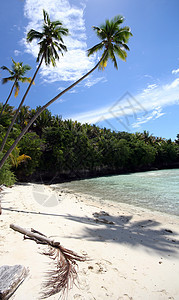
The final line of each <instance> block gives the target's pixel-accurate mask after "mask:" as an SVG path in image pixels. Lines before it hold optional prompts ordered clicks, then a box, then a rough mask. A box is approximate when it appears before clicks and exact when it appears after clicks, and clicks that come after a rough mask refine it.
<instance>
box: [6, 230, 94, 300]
mask: <svg viewBox="0 0 179 300" xmlns="http://www.w3.org/2000/svg"><path fill="white" fill-rule="evenodd" d="M10 228H11V229H13V230H15V231H18V232H20V233H22V234H24V238H26V239H31V240H33V241H35V242H36V243H38V244H43V245H48V250H47V251H43V252H41V254H43V255H46V256H48V257H49V258H50V259H51V260H52V269H51V270H50V271H48V272H47V273H46V276H45V277H46V280H45V281H44V283H43V285H42V288H43V290H42V293H41V298H42V299H45V298H48V297H50V296H53V295H55V294H57V293H60V294H61V295H64V293H65V291H67V292H68V289H70V288H71V287H72V286H73V284H76V282H78V274H77V267H78V265H77V262H84V261H86V260H88V258H87V256H86V255H82V256H81V255H78V254H77V253H75V252H73V251H72V250H69V249H66V248H64V247H63V246H61V245H60V243H59V242H55V241H54V240H51V239H50V238H48V237H47V236H46V235H44V234H42V233H41V232H39V231H36V230H34V229H33V228H31V231H29V230H27V229H24V228H22V227H20V226H17V225H15V224H11V225H10Z"/></svg>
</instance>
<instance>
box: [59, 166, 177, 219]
mask: <svg viewBox="0 0 179 300" xmlns="http://www.w3.org/2000/svg"><path fill="white" fill-rule="evenodd" d="M59 187H60V188H62V189H63V188H65V189H68V190H70V191H72V192H79V193H82V194H88V195H91V196H94V197H98V199H99V201H101V200H102V201H111V200H112V201H115V202H119V203H126V204H130V205H134V206H139V207H142V208H147V209H150V210H156V211H160V212H164V213H168V214H172V215H177V216H179V169H169V170H157V171H148V172H139V173H131V174H125V175H115V176H105V177H97V178H92V179H84V180H78V181H72V182H68V183H62V184H59Z"/></svg>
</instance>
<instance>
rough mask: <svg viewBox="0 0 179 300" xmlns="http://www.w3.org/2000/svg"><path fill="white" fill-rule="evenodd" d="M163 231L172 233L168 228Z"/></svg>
mask: <svg viewBox="0 0 179 300" xmlns="http://www.w3.org/2000/svg"><path fill="white" fill-rule="evenodd" d="M165 231H166V232H168V233H173V231H172V230H170V229H165Z"/></svg>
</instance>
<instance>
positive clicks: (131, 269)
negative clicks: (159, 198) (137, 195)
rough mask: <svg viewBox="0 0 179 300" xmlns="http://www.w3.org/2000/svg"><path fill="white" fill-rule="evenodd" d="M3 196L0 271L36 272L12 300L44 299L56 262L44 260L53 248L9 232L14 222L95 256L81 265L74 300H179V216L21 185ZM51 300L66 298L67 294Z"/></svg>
mask: <svg viewBox="0 0 179 300" xmlns="http://www.w3.org/2000/svg"><path fill="white" fill-rule="evenodd" d="M0 195H1V196H0V197H1V202H2V208H3V209H2V215H0V265H5V264H8V265H16V264H22V265H24V266H26V267H28V268H29V275H28V277H27V278H26V279H25V281H24V282H23V283H22V284H21V285H20V287H19V288H18V289H17V290H16V292H15V293H14V295H13V296H12V297H11V299H14V300H24V299H26V300H32V299H33V300H34V299H39V295H40V294H39V293H40V292H41V290H42V288H41V284H42V282H43V281H44V274H45V272H46V271H47V270H49V259H48V258H47V257H45V256H44V255H41V254H40V251H42V250H43V249H45V246H42V245H38V244H36V243H35V242H34V241H31V240H23V235H22V234H20V233H18V232H15V231H13V230H12V229H10V228H9V225H10V224H11V223H14V224H16V225H19V226H21V227H23V228H27V229H30V228H31V227H32V228H34V229H36V230H38V231H40V232H42V233H44V234H46V235H47V236H49V237H51V238H53V239H54V240H56V241H59V242H60V243H61V245H63V246H64V247H66V248H69V249H71V250H73V251H75V252H77V253H78V254H80V255H83V254H85V253H87V255H88V257H89V258H90V260H88V261H86V262H79V263H78V266H79V268H78V276H79V283H80V285H79V286H78V287H77V286H75V285H74V286H73V288H72V289H71V290H70V291H69V292H68V299H77V300H82V299H83V300H92V299H96V300H101V299H102V300H105V299H112V300H119V299H124V300H128V299H130V300H143V299H150V300H151V299H152V300H159V299H161V300H165V299H179V247H178V245H179V218H178V217H177V216H172V215H167V214H163V213H159V212H153V211H149V210H145V209H142V208H140V207H134V206H131V205H125V204H116V203H113V202H108V203H107V202H103V203H99V202H97V199H94V198H92V197H89V196H85V195H81V194H77V193H75V194H74V193H71V192H68V191H66V190H62V191H55V190H54V188H53V186H45V185H39V184H17V185H15V186H13V187H12V188H4V189H3V191H2V192H1V194H0ZM7 209H8V210H7ZM9 209H10V210H9ZM16 210H18V211H25V212H36V214H33V213H25V212H17V211H16ZM39 212H40V214H39ZM48 299H59V294H57V295H54V296H51V297H50V298H48Z"/></svg>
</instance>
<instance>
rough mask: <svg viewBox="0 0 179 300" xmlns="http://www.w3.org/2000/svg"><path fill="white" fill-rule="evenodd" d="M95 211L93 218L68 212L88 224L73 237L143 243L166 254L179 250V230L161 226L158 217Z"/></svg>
mask: <svg viewBox="0 0 179 300" xmlns="http://www.w3.org/2000/svg"><path fill="white" fill-rule="evenodd" d="M93 215H94V218H88V217H85V218H81V217H77V216H76V217H75V216H72V215H68V216H66V218H67V219H69V220H72V221H76V222H81V223H85V224H88V227H85V230H84V233H83V234H82V235H80V236H73V238H77V239H86V240H88V241H98V242H99V241H100V242H112V243H119V244H126V245H130V246H133V247H137V246H143V247H144V248H145V249H151V250H153V251H155V252H158V253H160V254H163V255H170V254H173V255H174V254H177V248H178V245H179V241H178V240H176V238H177V236H178V234H177V233H176V232H173V231H172V230H170V228H166V227H164V228H162V229H161V227H159V225H161V224H160V223H159V222H157V221H154V220H149V219H148V220H143V221H133V220H132V219H133V216H132V215H128V216H124V215H121V216H110V215H108V214H106V215H105V214H104V212H103V214H101V215H100V213H98V214H97V213H96V214H93Z"/></svg>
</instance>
